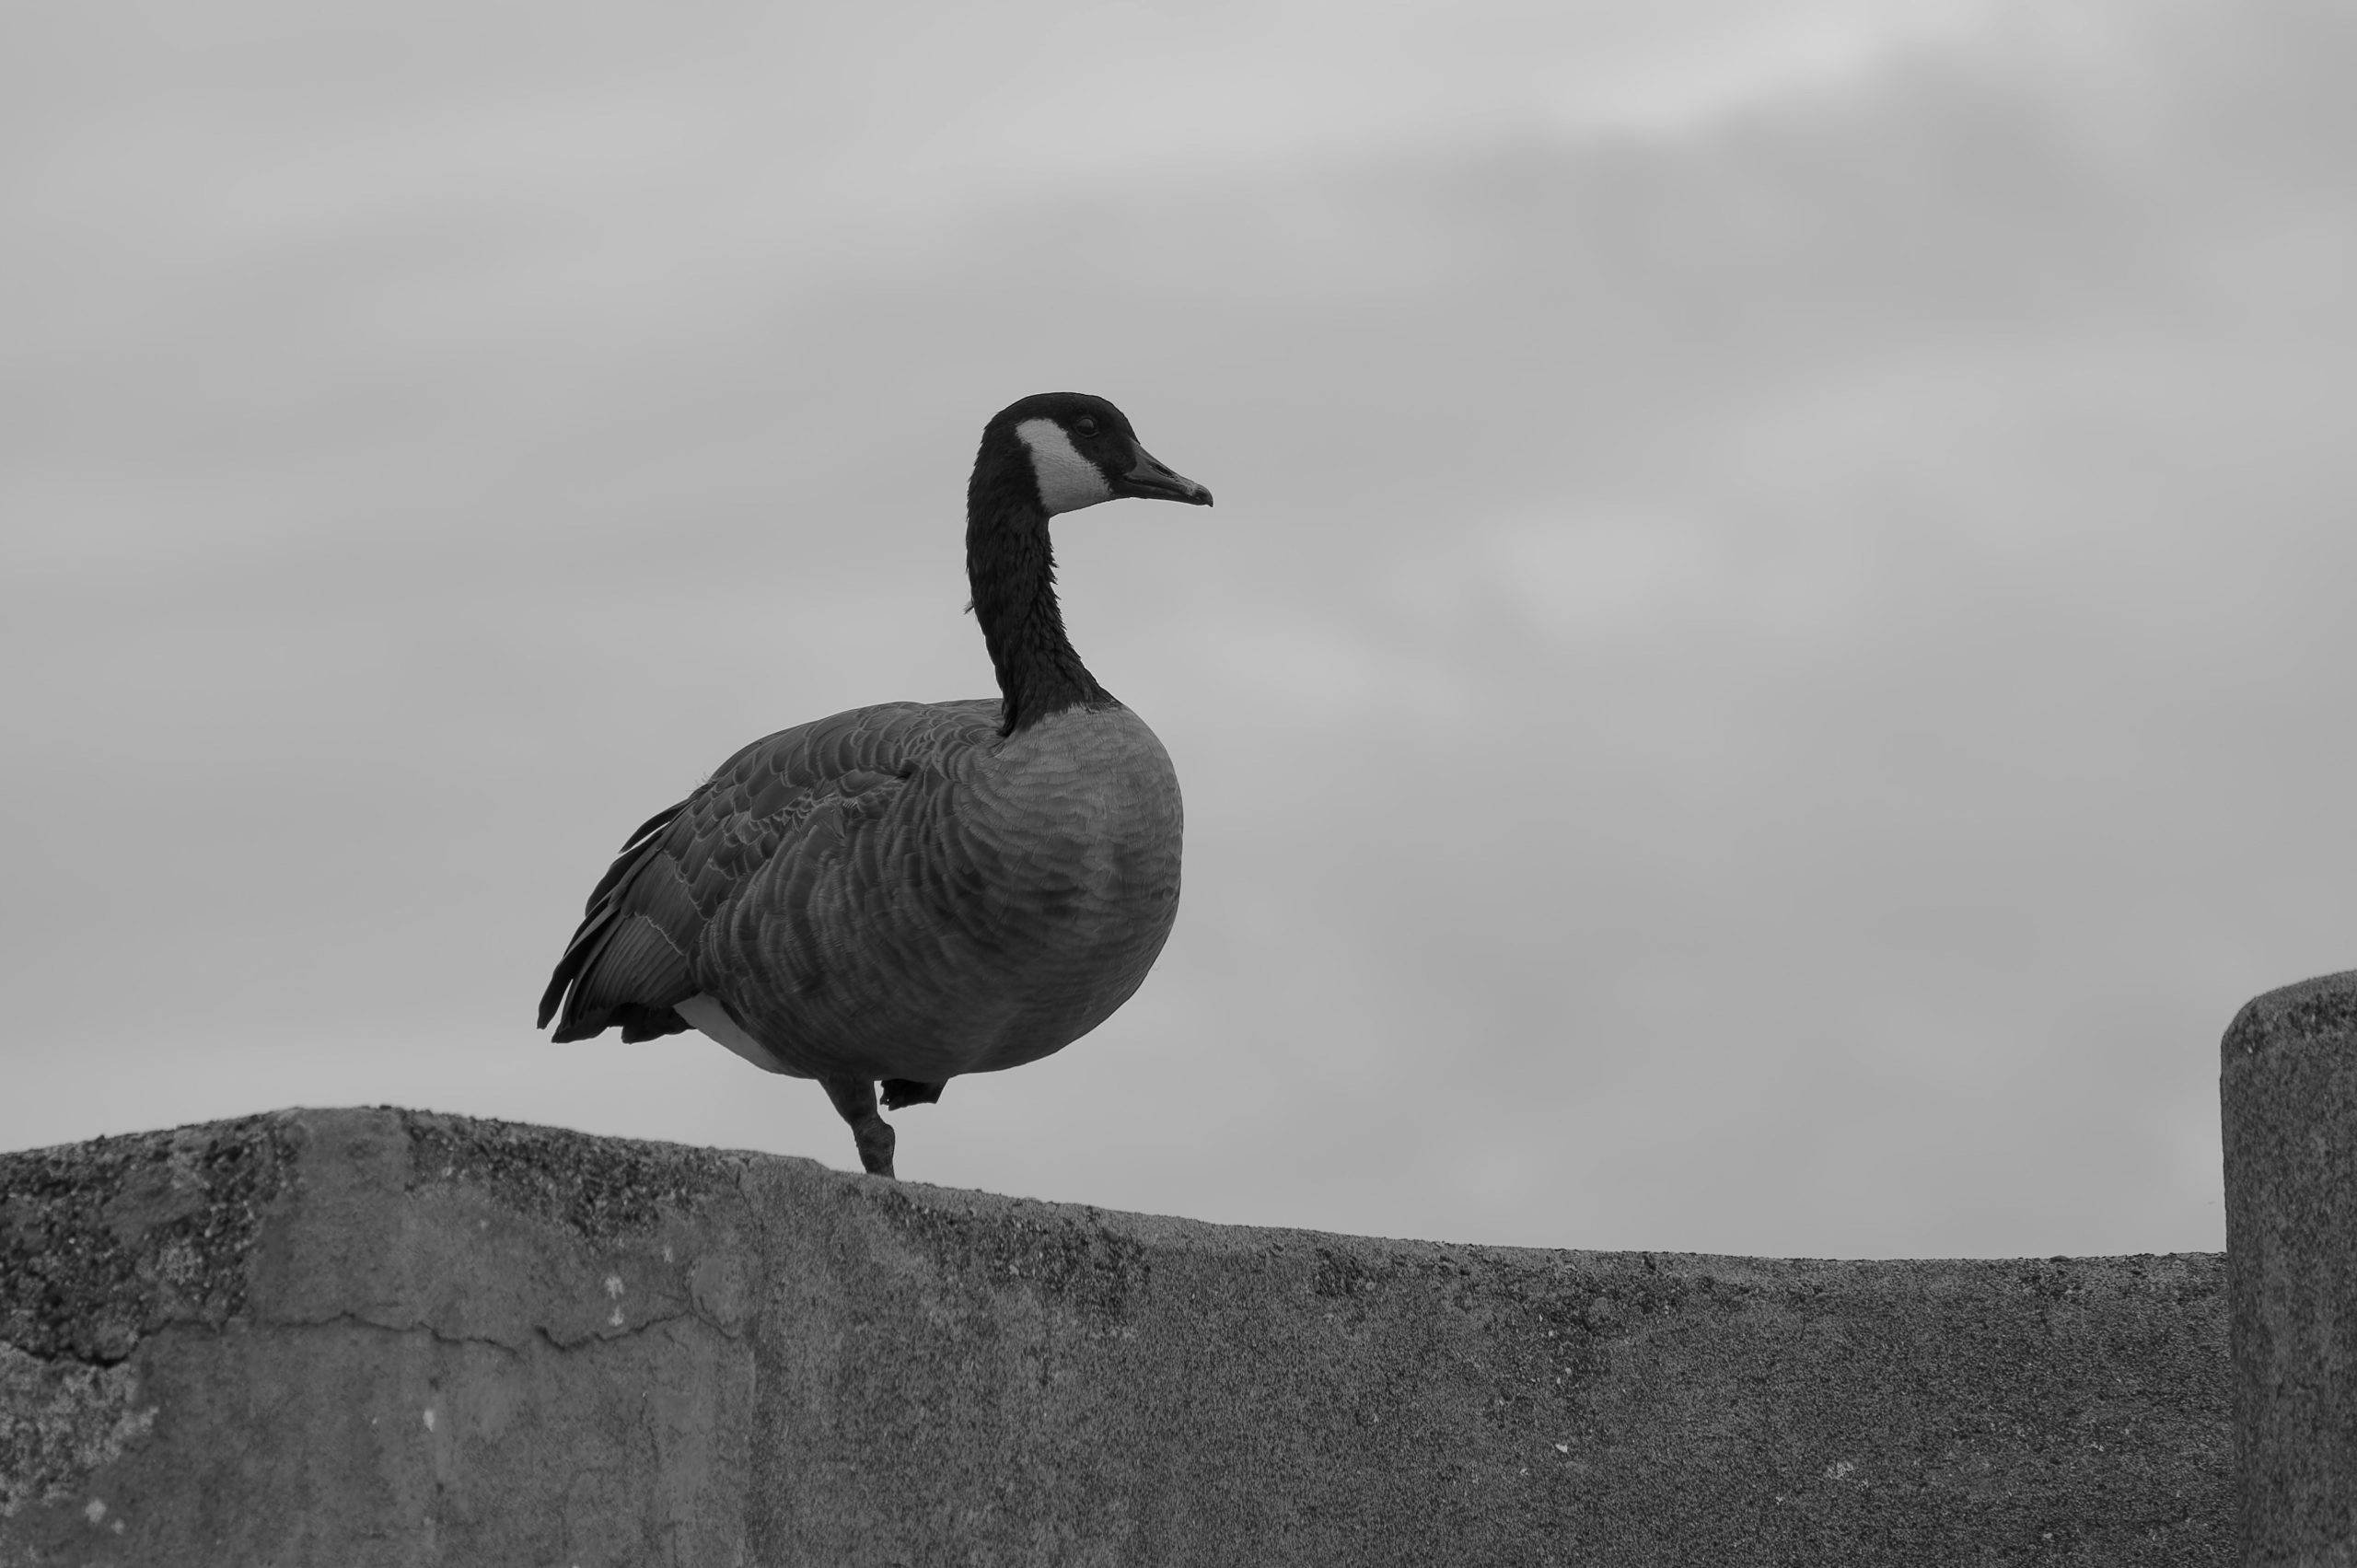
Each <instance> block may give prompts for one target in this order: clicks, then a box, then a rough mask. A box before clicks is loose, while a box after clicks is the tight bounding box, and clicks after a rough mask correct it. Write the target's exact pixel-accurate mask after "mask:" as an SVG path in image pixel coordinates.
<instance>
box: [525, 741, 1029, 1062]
mask: <svg viewBox="0 0 2357 1568" xmlns="http://www.w3.org/2000/svg"><path fill="white" fill-rule="evenodd" d="M998 721H999V703H998V702H997V701H996V700H995V699H977V700H974V701H970V702H962V703H886V704H884V705H882V706H879V707H873V708H855V709H853V710H852V711H851V712H849V713H842V714H834V715H833V716H832V717H830V718H823V719H817V720H814V721H812V722H811V723H808V724H805V725H797V726H795V727H794V728H792V729H785V730H780V731H778V732H777V733H776V734H774V735H771V736H766V737H764V738H761V739H760V740H757V741H755V742H753V743H752V744H751V745H750V746H748V747H746V748H745V749H742V750H740V751H738V752H737V754H736V755H735V756H733V757H731V758H729V759H728V761H726V762H724V763H722V764H721V765H720V767H719V769H718V770H717V771H716V772H714V774H713V776H712V777H711V778H710V779H709V780H707V781H706V782H705V784H703V786H702V788H700V789H698V790H697V791H696V792H695V793H694V794H693V795H691V796H689V797H688V798H687V799H685V800H683V801H681V802H679V804H678V805H676V806H671V807H666V808H665V809H663V810H661V811H658V812H656V814H655V815H654V816H652V817H650V818H648V819H646V820H645V821H644V823H642V824H640V826H639V828H638V830H636V831H635V832H633V833H632V834H631V835H630V837H629V838H628V839H626V840H625V841H623V843H622V848H621V854H618V855H617V856H616V857H615V859H614V862H613V864H612V865H610V866H609V867H608V868H607V871H606V874H605V876H604V877H601V878H599V880H598V885H597V887H596V888H595V889H592V890H591V892H590V895H589V900H588V903H587V906H586V909H585V910H584V912H583V914H582V920H581V924H580V926H579V927H578V928H577V929H576V930H575V932H574V935H573V939H572V941H571V942H569V943H568V944H567V945H566V947H565V950H564V954H563V957H562V958H559V959H558V960H557V965H556V970H555V972H554V973H553V974H552V976H551V977H550V980H549V984H548V989H547V990H546V991H545V992H544V993H542V994H541V996H540V1027H541V1028H547V1027H548V1024H549V1022H550V1020H551V1019H552V1018H553V1019H555V1020H556V1032H555V1035H554V1038H555V1039H556V1040H560V1041H564V1040H586V1039H588V1038H589V1037H591V1036H593V1035H596V1034H598V1033H601V1032H603V1031H604V1030H605V1029H607V1028H611V1027H616V1026H619V1027H620V1028H621V1031H622V1039H624V1040H652V1039H655V1038H656V1037H657V1036H660V1035H666V1034H676V1033H678V1032H679V1031H681V1030H683V1029H685V1028H688V1027H689V1025H688V1023H687V1020H686V1019H684V1018H682V1017H680V1016H679V1014H678V1013H677V1012H676V1011H675V1010H674V1009H675V1008H676V1007H677V1005H679V1003H681V1002H684V1001H686V1000H687V999H688V998H689V997H691V996H693V995H695V994H696V993H698V992H699V991H700V990H701V989H702V987H700V986H699V985H698V984H697V983H696V981H695V979H694V976H693V974H692V972H691V958H692V955H693V954H694V953H695V952H696V950H697V947H698V942H699V939H700V938H701V937H702V935H703V931H704V928H705V927H706V926H707V925H708V924H710V923H712V922H713V921H714V919H715V918H717V917H718V916H719V915H720V914H721V913H722V912H723V911H725V910H726V908H727V907H728V906H729V905H730V904H731V902H732V901H733V900H735V899H736V898H737V896H738V894H739V893H740V892H741V891H742V890H743V889H745V888H746V887H747V885H748V884H749V883H750V882H751V880H752V879H753V877H755V876H756V875H757V874H758V873H759V872H760V871H761V868H762V867H763V866H765V865H768V864H769V863H770V861H771V860H772V858H773V857H774V856H775V855H776V854H778V853H779V851H780V850H781V848H783V847H784V846H786V845H788V844H790V843H794V842H797V841H799V840H800V839H801V838H802V837H803V836H804V835H806V834H809V833H814V832H815V833H819V834H821V835H830V834H831V835H840V834H842V832H843V831H844V825H845V822H846V820H847V819H852V818H858V817H863V816H865V815H866V813H867V810H868V809H869V808H870V807H871V805H872V803H873V802H875V801H877V800H878V799H880V798H882V796H881V794H880V793H879V792H885V791H888V789H889V788H891V787H896V786H898V785H900V784H902V783H903V782H904V781H906V780H907V779H909V778H910V777H911V776H912V775H913V774H914V773H915V772H917V771H918V770H920V769H923V768H925V767H927V766H929V765H939V764H940V763H941V762H942V761H944V760H945V759H946V757H947V756H948V755H949V754H950V753H951V752H954V751H957V750H959V749H965V748H969V747H973V746H980V745H986V744H988V743H989V742H990V741H991V740H992V739H993V738H994V737H995V736H996V734H997V730H998ZM862 797H866V798H865V801H863V798H862Z"/></svg>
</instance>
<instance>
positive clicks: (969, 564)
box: [966, 440, 1113, 735]
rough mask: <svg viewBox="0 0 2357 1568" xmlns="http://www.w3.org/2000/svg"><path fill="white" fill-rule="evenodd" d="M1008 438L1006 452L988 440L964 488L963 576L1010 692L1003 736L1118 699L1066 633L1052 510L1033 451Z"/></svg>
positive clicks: (1002, 688) (1001, 685)
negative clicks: (1035, 472)
mask: <svg viewBox="0 0 2357 1568" xmlns="http://www.w3.org/2000/svg"><path fill="white" fill-rule="evenodd" d="M1008 445H1010V446H1013V447H1014V448H1015V449H1014V450H1013V451H1011V452H1006V453H1004V454H993V453H992V452H991V450H990V447H989V446H988V445H986V446H985V447H984V451H983V459H982V461H981V462H979V463H977V464H976V465H975V468H974V478H973V482H972V483H971V484H970V485H969V486H968V488H967V492H966V581H967V583H968V584H969V585H970V587H972V589H973V593H974V619H975V620H977V621H981V627H982V642H983V645H985V646H987V647H988V648H989V649H990V654H991V667H992V668H993V669H995V670H996V671H997V672H998V689H999V694H1000V695H1001V696H1002V697H1003V698H1004V699H1005V708H1004V719H1003V720H1002V721H1001V723H1000V726H999V733H1000V734H1002V735H1014V734H1016V733H1017V732H1019V731H1021V730H1025V729H1028V728H1029V727H1030V726H1033V725H1035V724H1037V723H1039V721H1040V720H1041V719H1043V718H1046V717H1047V716H1048V715H1049V714H1058V713H1062V712H1063V711H1064V710H1065V709H1067V708H1077V707H1086V706H1092V705H1095V704H1097V703H1109V702H1111V701H1112V700H1113V695H1112V693H1111V692H1109V691H1106V690H1105V688H1103V687H1102V686H1099V685H1098V684H1097V678H1096V677H1095V676H1093V675H1091V674H1089V673H1088V667H1087V666H1086V665H1085V664H1083V663H1081V662H1080V654H1079V652H1078V651H1077V650H1075V649H1074V647H1073V645H1072V639H1071V638H1070V637H1067V636H1066V635H1064V617H1063V611H1062V609H1061V608H1060V607H1059V606H1058V605H1057V603H1056V556H1055V551H1054V550H1053V548H1052V547H1051V545H1050V543H1049V540H1048V514H1047V512H1046V510H1045V509H1044V508H1042V507H1041V506H1040V505H1039V485H1038V482H1037V481H1035V480H1034V479H1033V478H1032V476H1031V469H1030V460H1029V457H1028V454H1027V453H1025V452H1024V450H1023V448H1022V447H1021V446H1020V445H1019V444H1016V443H1014V442H1013V441H1011V440H1010V441H1009V442H1008ZM994 455H995V456H998V458H999V460H996V461H993V460H992V459H993V456H994Z"/></svg>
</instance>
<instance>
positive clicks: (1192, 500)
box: [1120, 447, 1212, 506]
mask: <svg viewBox="0 0 2357 1568" xmlns="http://www.w3.org/2000/svg"><path fill="white" fill-rule="evenodd" d="M1137 454H1138V460H1137V462H1136V463H1135V464H1134V465H1132V467H1131V469H1130V471H1129V472H1127V473H1125V474H1123V475H1122V476H1121V483H1120V494H1123V495H1140V496H1144V498H1145V499H1147V500H1149V501H1184V502H1185V503H1187V505H1190V506H1208V505H1211V504H1212V493H1211V492H1210V491H1208V490H1206V489H1204V488H1203V487H1202V485H1200V484H1197V483H1196V482H1194V481H1193V480H1191V479H1189V478H1188V477H1187V476H1186V475H1185V474H1182V473H1178V472H1175V471H1174V470H1171V469H1170V467H1169V466H1168V465H1167V464H1165V463H1164V462H1162V461H1161V460H1160V459H1157V458H1156V457H1155V455H1154V454H1153V453H1151V452H1149V451H1147V450H1146V449H1145V448H1144V447H1139V448H1138V449H1137Z"/></svg>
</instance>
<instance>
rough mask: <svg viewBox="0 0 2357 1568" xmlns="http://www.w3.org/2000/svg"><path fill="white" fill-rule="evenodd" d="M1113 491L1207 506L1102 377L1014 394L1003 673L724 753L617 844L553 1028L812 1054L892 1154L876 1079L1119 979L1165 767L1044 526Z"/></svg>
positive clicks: (964, 1061) (1000, 492)
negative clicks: (1066, 601)
mask: <svg viewBox="0 0 2357 1568" xmlns="http://www.w3.org/2000/svg"><path fill="white" fill-rule="evenodd" d="M1124 495H1136V496H1144V497H1147V498H1150V499H1154V500H1161V501H1184V502H1188V503H1190V504H1191V505H1199V506H1208V505H1211V504H1212V493H1211V492H1210V491H1208V490H1206V489H1204V488H1203V487H1202V485H1200V484H1197V483H1196V482H1194V481H1193V480H1190V479H1183V478H1181V477H1180V476H1179V475H1178V474H1176V473H1173V472H1172V471H1171V470H1169V469H1167V468H1166V467H1164V466H1163V465H1162V464H1161V463H1159V462H1157V461H1155V459H1153V458H1152V457H1150V456H1148V455H1147V453H1146V450H1145V448H1144V447H1141V446H1139V445H1138V440H1137V436H1136V434H1135V433H1134V432H1133V431H1132V429H1131V428H1130V422H1129V420H1128V419H1127V418H1125V417H1123V415H1122V413H1121V411H1120V410H1119V409H1117V408H1115V407H1114V406H1113V405H1112V404H1111V403H1109V402H1107V401H1105V400H1104V399H1102V398H1094V397H1089V396H1086V395H1085V394H1083V393H1079V392H1045V393H1041V394H1039V395H1038V396H1036V397H1029V398H1025V399H1024V400H1022V401H1020V402H1017V403H1014V404H1012V405H1010V406H1008V407H1007V408H1005V409H1003V410H1001V411H1000V412H999V413H998V414H997V415H996V417H994V418H993V419H992V420H991V422H990V423H989V424H986V425H984V426H983V427H982V443H981V450H980V451H979V452H977V453H976V454H975V457H974V473H973V478H972V479H971V480H970V482H969V483H968V485H967V488H966V576H967V580H968V582H969V583H970V585H971V586H972V588H973V595H974V597H973V602H972V604H971V606H970V608H971V610H973V612H974V617H975V619H976V620H977V621H980V622H981V628H982V641H983V643H984V644H985V645H987V646H988V647H989V649H990V656H991V664H992V667H993V668H994V669H995V670H996V671H997V673H998V688H999V695H998V697H996V698H987V697H978V698H974V699H971V700H969V701H966V702H956V703H883V704H881V705H879V706H877V707H872V708H854V709H853V710H852V711H851V712H849V713H843V714H835V715H834V716H833V717H831V718H823V719H815V720H813V721H812V722H810V723H808V724H805V725H797V726H795V727H794V728H792V729H784V730H780V731H778V733H776V734H775V735H772V736H769V737H767V738H764V739H761V740H756V741H755V742H753V743H752V744H751V745H750V746H748V747H746V748H745V749H743V750H741V751H739V752H737V754H736V755H735V756H734V757H731V758H729V759H728V761H726V762H723V763H722V764H721V765H720V769H719V771H718V772H715V773H714V774H713V775H712V777H711V778H710V779H709V780H708V781H707V782H706V783H705V784H703V786H702V788H700V789H698V790H697V791H696V792H695V793H694V794H693V795H691V796H688V798H687V799H685V800H683V801H681V802H679V804H678V805H677V806H671V807H665V808H664V809H663V810H661V811H658V812H656V814H655V815H654V816H653V817H651V818H649V819H647V820H646V822H645V824H644V826H642V827H641V828H640V829H639V830H637V831H636V832H634V833H633V834H631V836H630V839H629V841H628V842H625V843H624V844H623V845H622V850H621V855H620V856H619V857H618V858H617V859H616V860H615V861H614V864H613V865H612V866H611V868H610V869H609V870H608V871H607V873H606V875H605V877H604V878H603V879H602V880H600V881H599V882H598V886H597V889H596V890H594V891H593V892H591V893H590V895H589V904H588V910H587V912H586V915H585V916H584V917H583V919H582V922H581V925H580V928H579V929H578V930H576V931H575V933H574V935H573V940H572V942H571V943H570V944H569V945H568V946H567V947H565V949H564V956H563V958H559V959H558V960H557V966H556V973H555V974H554V975H553V976H552V977H551V979H550V981H549V987H548V991H547V992H546V993H544V994H543V995H542V996H541V997H540V1028H547V1027H548V1023H549V1020H550V1018H552V1017H555V1018H556V1020H557V1024H556V1033H555V1036H554V1038H555V1039H556V1040H560V1041H563V1040H586V1039H588V1038H589V1037H590V1036H592V1035H595V1034H598V1033H599V1032H601V1031H603V1030H604V1029H606V1028H608V1027H609V1026H619V1027H620V1028H621V1031H622V1039H623V1040H653V1039H656V1037H657V1036H661V1035H667V1034H676V1033H678V1032H679V1031H681V1030H683V1029H688V1028H698V1029H702V1031H703V1032H704V1033H705V1034H708V1035H710V1036H711V1037H712V1038H713V1039H714V1040H718V1041H719V1042H720V1043H721V1044H723V1045H725V1046H726V1047H727V1048H728V1049H729V1050H731V1051H735V1052H736V1053H737V1055H739V1056H742V1057H743V1058H745V1060H747V1061H748V1062H750V1063H753V1065H755V1066H756V1067H761V1068H763V1069H765V1070H767V1071H769V1072H772V1073H783V1074H786V1075H788V1076H790V1077H795V1078H816V1079H818V1080H819V1084H820V1085H821V1086H823V1087H824V1088H825V1089H826V1091H827V1095H828V1098H830V1099H831V1100H833V1101H834V1106H835V1109H836V1110H837V1111H838V1112H839V1113H841V1115H842V1119H843V1120H844V1121H848V1122H850V1123H851V1130H852V1136H853V1141H854V1142H855V1143H856V1144H858V1146H859V1158H860V1163H861V1165H862V1166H864V1167H865V1168H866V1169H867V1170H868V1171H869V1172H871V1173H872V1174H875V1175H877V1176H890V1175H891V1174H892V1145H893V1133H892V1129H891V1127H890V1125H889V1124H888V1123H887V1122H886V1121H885V1120H884V1119H883V1117H882V1116H880V1115H879V1114H877V1084H878V1082H879V1081H880V1082H881V1084H882V1086H883V1091H884V1097H883V1098H884V1104H885V1106H886V1107H887V1108H888V1109H896V1110H897V1109H900V1107H902V1106H905V1105H916V1104H923V1103H926V1102H930V1101H933V1100H936V1099H938V1098H941V1087H942V1085H943V1084H945V1083H946V1082H947V1081H948V1080H949V1079H951V1078H953V1077H955V1076H957V1075H958V1074H960V1073H993V1072H996V1071H998V1070H999V1069H1001V1068H1003V1067H1017V1066H1020V1065H1022V1064H1023V1063H1026V1062H1033V1061H1037V1060H1038V1059H1039V1058H1040V1057H1042V1056H1045V1055H1047V1054H1048V1053H1049V1052H1051V1051H1059V1050H1062V1048H1063V1047H1064V1046H1066V1045H1069V1044H1071V1043H1072V1042H1073V1041H1074V1040H1078V1039H1079V1038H1080V1037H1081V1036H1082V1035H1085V1034H1086V1033H1087V1032H1088V1031H1089V1030H1091V1029H1093V1028H1096V1027H1097V1025H1098V1024H1101V1023H1103V1022H1104V1021H1105V1019H1106V1018H1107V1017H1109V1016H1111V1014H1112V1012H1113V1010H1114V1009H1115V1008H1117V1007H1119V1006H1120V1005H1121V1004H1122V1003H1124V1002H1126V1001H1128V1000H1129V999H1130V994H1131V993H1132V992H1134V991H1136V990H1137V988H1138V985H1139V983H1140V982H1141V981H1144V979H1145V975H1146V970H1149V969H1151V968H1152V967H1153V965H1154V960H1155V956H1156V955H1158V954H1159V953H1160V952H1161V951H1162V944H1163V941H1164V939H1165V938H1167V936H1168V935H1170V923H1171V920H1172V918H1173V917H1174V916H1175V915H1176V914H1177V913H1178V910H1179V780H1178V776H1177V775H1176V774H1175V773H1174V772H1172V771H1171V767H1170V758H1169V756H1168V754H1167V753H1166V752H1165V751H1164V750H1163V749H1162V742H1161V741H1159V740H1157V739H1155V735H1154V731H1152V730H1150V729H1148V728H1147V727H1146V726H1145V721H1144V720H1143V719H1141V718H1139V717H1138V716H1137V715H1136V714H1133V713H1132V712H1130V710H1129V709H1127V708H1125V707H1123V706H1122V705H1121V704H1120V703H1119V702H1117V701H1115V700H1114V698H1113V694H1112V693H1111V692H1109V691H1106V690H1105V688H1103V687H1102V686H1099V685H1098V684H1097V678H1096V677H1095V676H1092V675H1091V674H1089V673H1088V669H1087V667H1086V666H1085V665H1083V664H1082V663H1081V662H1080V655H1079V654H1078V653H1076V652H1074V649H1073V645H1072V642H1071V640H1070V639H1069V638H1067V637H1066V636H1065V635H1064V625H1063V616H1062V612H1061V611H1060V610H1058V608H1057V605H1056V589H1055V557H1054V554H1053V552H1052V550H1051V547H1050V544H1049V540H1048V519H1049V518H1050V517H1053V516H1054V515H1055V514H1057V513H1059V512H1072V511H1077V510H1078V509H1080V508H1081V507H1083V506H1094V505H1097V503H1098V502H1099V501H1110V500H1112V499H1114V498H1115V497H1117V496H1124ZM560 1008H562V1011H561V1012H560Z"/></svg>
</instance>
